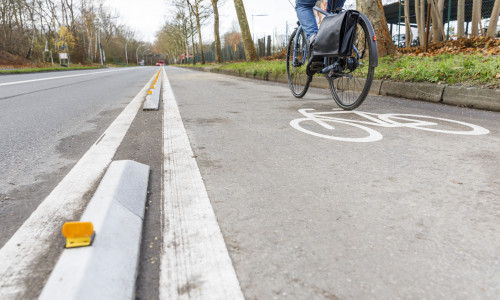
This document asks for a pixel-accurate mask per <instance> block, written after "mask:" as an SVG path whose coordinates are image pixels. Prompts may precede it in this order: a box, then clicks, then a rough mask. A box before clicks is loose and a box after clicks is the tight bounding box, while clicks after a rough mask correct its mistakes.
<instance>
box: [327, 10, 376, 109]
mask: <svg viewBox="0 0 500 300" xmlns="http://www.w3.org/2000/svg"><path fill="white" fill-rule="evenodd" d="M367 20H368V19H366V21H365V19H364V18H363V17H361V16H360V17H359V18H358V24H357V28H356V37H355V39H354V44H353V51H352V55H351V56H350V57H338V58H329V62H330V63H329V64H332V63H334V62H335V61H336V62H338V63H339V65H340V67H341V69H342V71H341V72H338V73H337V72H336V73H334V74H333V76H331V77H330V76H326V77H327V79H328V81H329V85H330V92H331V93H332V96H333V99H334V100H335V102H336V103H337V105H338V106H340V107H341V108H342V109H344V110H353V109H355V108H357V107H358V106H360V105H361V103H363V101H364V100H365V98H366V96H367V95H368V92H369V91H370V87H371V85H372V82H373V73H374V72H375V66H376V64H377V62H376V60H377V45H376V43H374V42H372V41H374V36H373V35H372V34H370V31H369V30H368V28H370V29H371V28H372V27H371V24H370V23H369V22H368V21H367ZM371 32H373V29H372V30H371Z"/></svg>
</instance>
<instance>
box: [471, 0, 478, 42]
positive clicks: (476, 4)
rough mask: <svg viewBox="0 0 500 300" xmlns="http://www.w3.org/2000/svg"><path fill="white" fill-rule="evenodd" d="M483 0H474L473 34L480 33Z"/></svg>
mask: <svg viewBox="0 0 500 300" xmlns="http://www.w3.org/2000/svg"><path fill="white" fill-rule="evenodd" d="M480 5H481V0H474V1H473V2H472V21H471V27H472V28H471V33H470V35H471V36H478V35H479V22H480V21H481V19H480V16H481V9H480Z"/></svg>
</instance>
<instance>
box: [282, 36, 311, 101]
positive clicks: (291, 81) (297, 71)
mask: <svg viewBox="0 0 500 300" xmlns="http://www.w3.org/2000/svg"><path fill="white" fill-rule="evenodd" d="M297 30H298V29H295V31H294V32H293V33H292V35H291V36H290V41H289V42H288V48H287V51H286V73H287V76H288V85H289V86H290V90H291V91H292V94H293V95H294V96H295V97H296V98H302V97H304V95H305V94H306V92H307V89H308V88H309V83H311V80H312V76H307V74H306V65H307V54H308V53H309V47H308V45H307V40H306V36H305V34H304V31H302V30H301V31H300V34H298V35H297ZM294 54H295V55H294Z"/></svg>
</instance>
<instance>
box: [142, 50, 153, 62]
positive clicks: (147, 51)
mask: <svg viewBox="0 0 500 300" xmlns="http://www.w3.org/2000/svg"><path fill="white" fill-rule="evenodd" d="M148 51H151V49H146V50H144V51H142V60H144V52H148ZM144 65H146V63H144Z"/></svg>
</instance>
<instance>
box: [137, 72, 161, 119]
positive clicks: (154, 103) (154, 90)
mask: <svg viewBox="0 0 500 300" xmlns="http://www.w3.org/2000/svg"><path fill="white" fill-rule="evenodd" d="M162 70H163V69H160V71H159V72H158V74H157V75H156V78H155V80H154V83H153V84H156V87H155V86H154V85H153V86H151V89H150V91H151V94H148V95H146V100H145V101H144V106H143V107H142V110H158V109H160V91H161V82H162V80H161V74H162V72H161V71H162ZM158 81H159V83H158Z"/></svg>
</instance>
